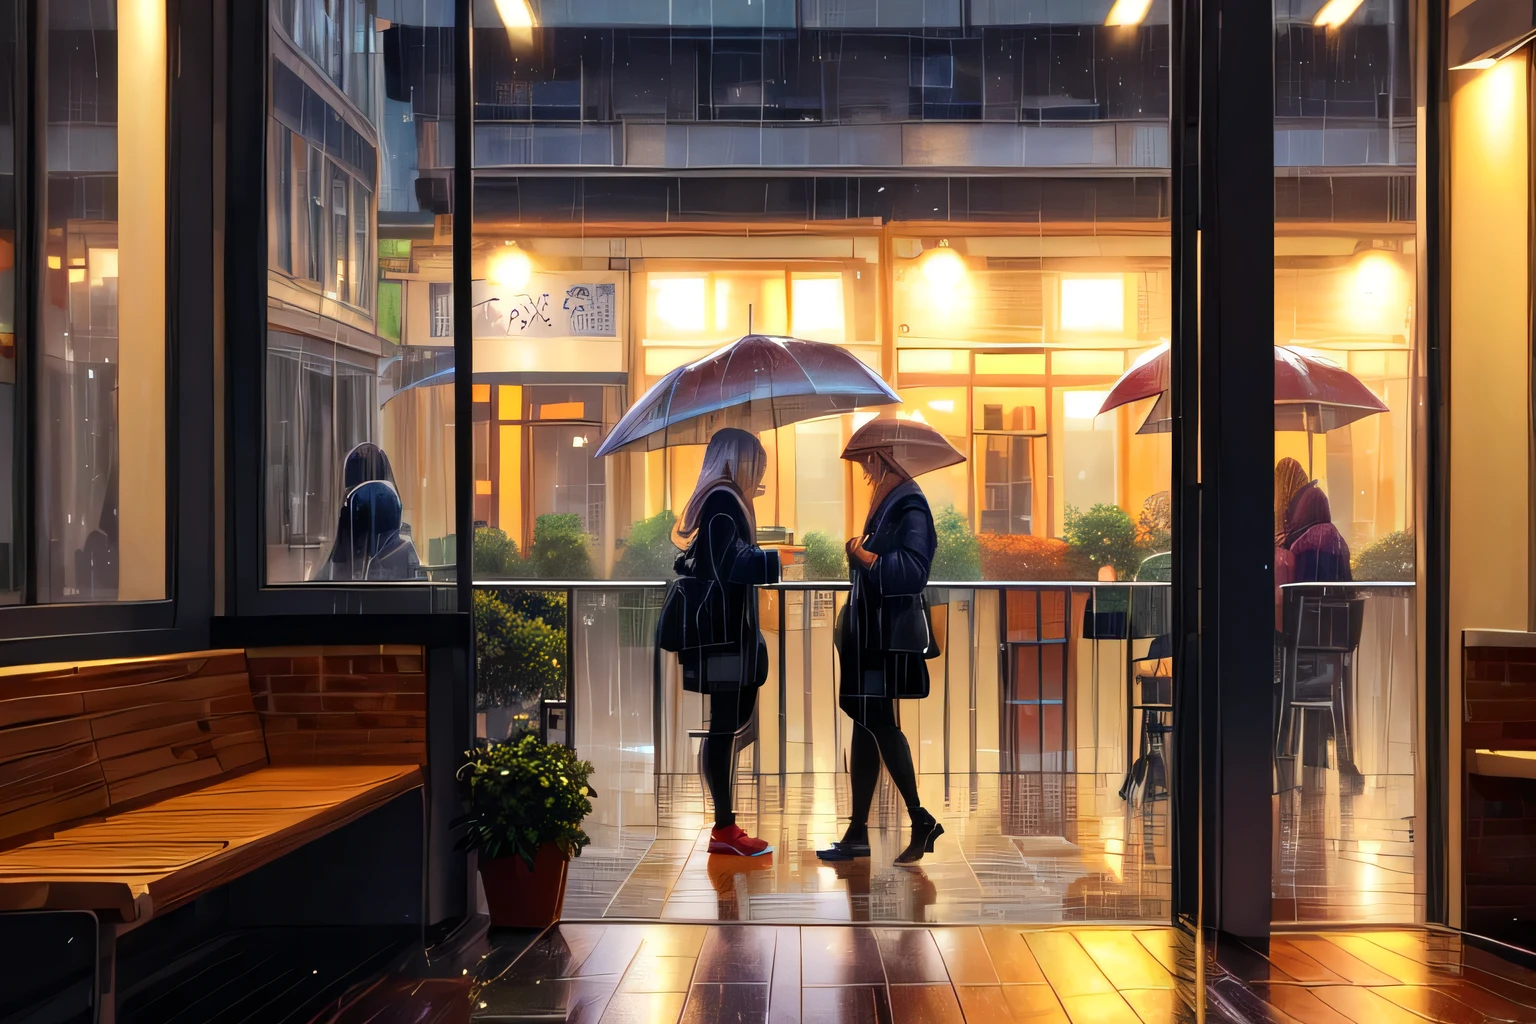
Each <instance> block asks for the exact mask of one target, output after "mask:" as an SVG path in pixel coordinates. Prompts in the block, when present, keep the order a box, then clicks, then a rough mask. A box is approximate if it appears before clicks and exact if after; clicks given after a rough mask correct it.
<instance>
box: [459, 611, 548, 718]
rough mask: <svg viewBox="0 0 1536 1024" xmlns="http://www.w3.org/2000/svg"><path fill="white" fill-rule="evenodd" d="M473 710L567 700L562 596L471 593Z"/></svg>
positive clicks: (526, 705)
mask: <svg viewBox="0 0 1536 1024" xmlns="http://www.w3.org/2000/svg"><path fill="white" fill-rule="evenodd" d="M474 607H475V685H476V689H477V690H478V695H477V699H476V703H477V706H478V707H479V708H480V709H482V710H484V709H486V708H503V707H513V708H517V707H524V708H525V707H528V706H530V705H532V704H536V703H537V702H539V701H540V700H543V699H545V698H550V699H558V698H561V697H564V696H565V666H564V660H565V640H566V637H565V595H564V594H560V593H555V594H548V593H543V592H540V591H522V590H507V591H497V590H476V591H475V605H474Z"/></svg>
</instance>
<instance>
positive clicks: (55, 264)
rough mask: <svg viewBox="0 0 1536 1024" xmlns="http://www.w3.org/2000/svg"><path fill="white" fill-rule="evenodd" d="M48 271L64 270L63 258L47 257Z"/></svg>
mask: <svg viewBox="0 0 1536 1024" xmlns="http://www.w3.org/2000/svg"><path fill="white" fill-rule="evenodd" d="M48 269H49V270H62V269H64V258H63V257H62V256H49V257H48Z"/></svg>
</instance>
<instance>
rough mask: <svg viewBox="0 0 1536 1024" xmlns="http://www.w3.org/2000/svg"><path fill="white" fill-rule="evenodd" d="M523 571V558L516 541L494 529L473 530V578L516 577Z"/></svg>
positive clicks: (481, 528)
mask: <svg viewBox="0 0 1536 1024" xmlns="http://www.w3.org/2000/svg"><path fill="white" fill-rule="evenodd" d="M522 571H523V556H522V554H521V553H520V552H519V551H518V550H517V541H515V540H513V539H512V538H511V536H509V535H508V534H506V533H505V532H503V531H501V530H498V529H496V528H494V527H488V526H482V527H480V528H478V529H477V530H475V576H476V577H477V578H480V577H489V578H491V579H499V578H505V577H509V576H517V575H519V574H520V573H521V572H522Z"/></svg>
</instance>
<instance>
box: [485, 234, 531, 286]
mask: <svg viewBox="0 0 1536 1024" xmlns="http://www.w3.org/2000/svg"><path fill="white" fill-rule="evenodd" d="M485 277H486V280H488V281H490V282H491V284H493V285H495V286H496V287H497V288H499V289H500V290H501V291H502V292H503V293H504V294H502V295H501V296H500V298H502V299H509V298H511V297H512V296H513V295H516V294H518V293H520V292H522V291H523V289H525V288H527V287H528V280H529V279H530V278H531V277H533V261H532V260H530V259H529V258H528V254H527V253H526V252H524V251H523V250H522V249H520V248H518V246H517V243H516V242H508V243H507V244H506V245H504V246H503V247H502V248H500V249H497V250H496V251H495V252H493V253H491V256H490V260H489V263H488V265H487V267H486V271H485Z"/></svg>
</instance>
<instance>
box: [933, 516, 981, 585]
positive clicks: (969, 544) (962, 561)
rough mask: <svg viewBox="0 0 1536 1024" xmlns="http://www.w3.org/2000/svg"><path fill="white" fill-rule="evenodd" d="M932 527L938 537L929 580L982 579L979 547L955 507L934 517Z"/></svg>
mask: <svg viewBox="0 0 1536 1024" xmlns="http://www.w3.org/2000/svg"><path fill="white" fill-rule="evenodd" d="M933 527H934V530H935V532H937V533H938V535H939V548H938V551H937V552H936V553H935V554H934V556H933V566H932V568H931V569H930V570H929V572H928V577H929V578H930V579H935V580H940V581H949V580H979V579H981V545H980V544H978V543H977V541H976V535H975V534H974V533H972V532H971V523H970V520H969V519H967V518H966V517H965V516H963V515H961V514H960V513H959V512H958V511H957V510H956V509H955V506H953V505H945V506H944V507H943V508H942V509H940V510H939V514H938V515H937V516H934V519H933Z"/></svg>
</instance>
